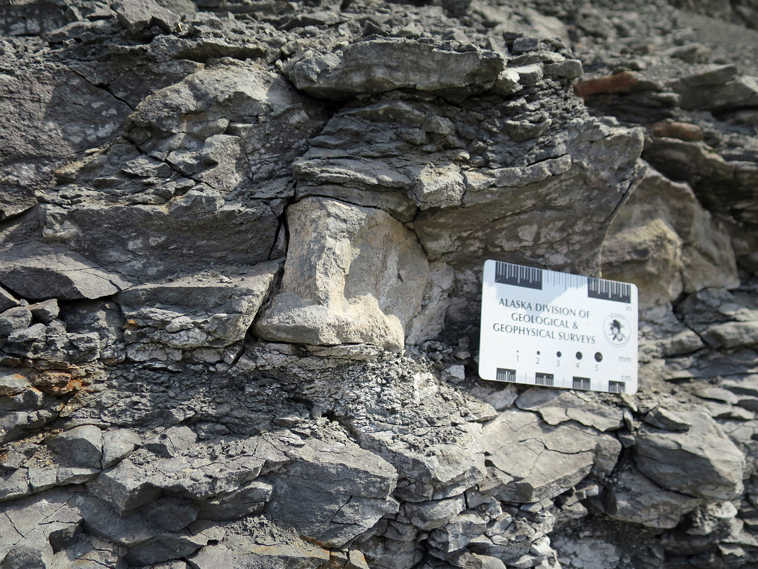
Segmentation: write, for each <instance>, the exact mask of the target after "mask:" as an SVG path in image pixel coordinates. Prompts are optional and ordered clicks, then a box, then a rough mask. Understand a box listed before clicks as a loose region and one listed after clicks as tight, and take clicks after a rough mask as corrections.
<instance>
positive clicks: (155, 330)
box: [117, 261, 281, 354]
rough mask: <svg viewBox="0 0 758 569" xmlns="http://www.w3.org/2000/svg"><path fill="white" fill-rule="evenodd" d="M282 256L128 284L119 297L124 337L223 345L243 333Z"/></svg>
mask: <svg viewBox="0 0 758 569" xmlns="http://www.w3.org/2000/svg"><path fill="white" fill-rule="evenodd" d="M280 266H281V263H280V262H276V261H272V262H268V263H261V264H259V265H256V266H255V267H253V268H252V269H250V270H249V271H247V272H246V273H245V274H242V275H233V276H225V275H219V274H213V273H201V274H196V275H192V276H186V277H181V278H179V279H176V280H173V281H169V282H164V283H151V284H146V285H141V286H137V287H132V288H130V289H128V290H126V291H124V292H122V293H121V294H119V295H118V298H117V301H118V302H119V304H120V305H121V307H122V310H123V313H124V316H125V317H126V318H127V332H126V334H125V340H126V342H127V344H128V345H132V352H133V353H134V354H137V353H138V348H139V347H140V345H145V349H147V350H149V348H150V345H151V344H157V345H160V346H164V347H165V348H167V349H169V350H171V349H175V350H176V349H179V350H186V349H195V348H203V347H225V346H228V345H230V344H233V343H234V342H238V341H240V340H242V339H244V337H245V334H246V333H247V329H248V328H249V327H250V325H251V324H252V322H253V319H254V318H255V316H256V315H257V313H258V310H259V308H260V307H261V305H262V304H263V301H264V300H265V298H266V296H267V295H268V292H269V289H270V287H271V285H272V283H273V281H274V278H275V277H276V275H277V273H278V272H279V268H280Z"/></svg>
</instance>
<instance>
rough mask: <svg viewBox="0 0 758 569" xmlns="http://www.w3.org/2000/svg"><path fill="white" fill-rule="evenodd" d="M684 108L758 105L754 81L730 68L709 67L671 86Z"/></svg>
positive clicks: (720, 108)
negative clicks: (679, 97)
mask: <svg viewBox="0 0 758 569" xmlns="http://www.w3.org/2000/svg"><path fill="white" fill-rule="evenodd" d="M673 88H674V89H675V90H676V91H677V92H678V93H679V95H680V96H681V105H682V108H685V109H705V110H714V111H719V110H725V109H730V108H744V107H751V106H755V105H758V81H757V80H756V78H755V77H749V76H738V72H737V68H736V67H735V66H734V65H720V66H716V65H714V66H710V68H707V69H705V70H703V71H700V72H699V73H695V74H693V75H689V76H686V77H682V78H681V79H679V80H677V81H676V82H674V84H673Z"/></svg>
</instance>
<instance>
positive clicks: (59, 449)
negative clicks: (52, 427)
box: [47, 425, 103, 468]
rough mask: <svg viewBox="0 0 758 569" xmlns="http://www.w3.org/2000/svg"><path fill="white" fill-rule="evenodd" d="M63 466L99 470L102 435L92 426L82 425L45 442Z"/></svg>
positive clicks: (101, 454) (101, 455) (101, 453)
mask: <svg viewBox="0 0 758 569" xmlns="http://www.w3.org/2000/svg"><path fill="white" fill-rule="evenodd" d="M47 444H48V446H49V447H50V448H52V449H53V450H54V451H55V452H56V454H58V457H59V459H60V460H61V462H62V463H63V464H70V465H71V466H80V467H85V468H86V467H89V468H100V466H101V463H102V457H103V433H102V431H101V430H100V429H99V428H97V427H96V426H94V425H82V426H81V427H74V428H73V429H69V430H68V431H64V432H63V433H61V434H60V435H57V436H55V437H53V438H51V439H49V440H48V441H47Z"/></svg>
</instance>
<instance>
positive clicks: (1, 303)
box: [0, 286, 20, 312]
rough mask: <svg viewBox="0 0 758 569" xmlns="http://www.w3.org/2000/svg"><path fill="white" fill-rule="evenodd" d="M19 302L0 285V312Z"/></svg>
mask: <svg viewBox="0 0 758 569" xmlns="http://www.w3.org/2000/svg"><path fill="white" fill-rule="evenodd" d="M19 304H20V302H19V300H18V299H17V298H16V297H15V296H13V295H12V294H11V293H10V292H8V291H7V290H5V289H4V288H3V287H1V286H0V312H5V311H6V310H8V309H9V308H14V307H16V306H18V305H19Z"/></svg>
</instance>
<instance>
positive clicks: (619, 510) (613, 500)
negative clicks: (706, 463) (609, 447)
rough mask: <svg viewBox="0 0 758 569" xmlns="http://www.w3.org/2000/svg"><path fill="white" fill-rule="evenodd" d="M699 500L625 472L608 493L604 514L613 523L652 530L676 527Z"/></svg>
mask: <svg viewBox="0 0 758 569" xmlns="http://www.w3.org/2000/svg"><path fill="white" fill-rule="evenodd" d="M699 503H700V500H699V499H698V498H693V497H691V496H685V495H683V494H679V493H677V492H671V491H669V490H664V489H663V488H660V487H659V486H656V485H655V484H653V483H652V482H651V481H650V480H648V479H647V478H645V477H644V476H643V475H641V474H640V473H639V472H637V471H635V470H631V469H630V470H625V471H624V472H623V473H622V474H621V475H620V476H619V478H618V481H617V482H616V484H615V485H614V486H613V487H612V488H611V489H610V491H609V494H608V497H607V500H606V504H605V510H606V513H607V514H608V515H609V516H611V517H612V518H614V519H617V520H623V521H625V522H632V523H637V524H641V525H643V526H647V527H653V528H661V529H664V528H673V527H676V526H677V525H678V524H679V522H680V521H681V519H682V516H684V514H686V513H688V512H690V511H692V510H694V509H695V508H696V507H697V506H698V504H699Z"/></svg>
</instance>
